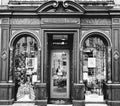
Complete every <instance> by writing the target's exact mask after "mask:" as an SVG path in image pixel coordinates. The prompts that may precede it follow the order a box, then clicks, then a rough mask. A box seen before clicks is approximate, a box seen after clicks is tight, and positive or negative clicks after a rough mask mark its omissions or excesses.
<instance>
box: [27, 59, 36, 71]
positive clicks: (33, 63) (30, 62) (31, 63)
mask: <svg viewBox="0 0 120 106" xmlns="http://www.w3.org/2000/svg"><path fill="white" fill-rule="evenodd" d="M26 68H27V69H29V68H33V69H34V71H35V70H36V69H37V58H26Z"/></svg>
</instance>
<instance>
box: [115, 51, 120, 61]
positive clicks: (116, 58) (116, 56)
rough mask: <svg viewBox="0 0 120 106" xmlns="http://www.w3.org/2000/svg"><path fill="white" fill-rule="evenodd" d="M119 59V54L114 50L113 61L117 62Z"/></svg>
mask: <svg viewBox="0 0 120 106" xmlns="http://www.w3.org/2000/svg"><path fill="white" fill-rule="evenodd" d="M119 57H120V54H119V52H118V51H117V50H116V51H115V52H114V59H115V60H116V61H117V60H118V59H119Z"/></svg>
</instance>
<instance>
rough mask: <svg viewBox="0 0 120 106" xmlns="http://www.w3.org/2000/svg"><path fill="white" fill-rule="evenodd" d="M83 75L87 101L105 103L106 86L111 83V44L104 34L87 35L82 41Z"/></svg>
mask: <svg viewBox="0 0 120 106" xmlns="http://www.w3.org/2000/svg"><path fill="white" fill-rule="evenodd" d="M81 46H82V75H83V83H84V85H85V100H86V101H89V102H90V101H92V102H94V101H96V100H97V101H100V102H103V101H104V96H105V92H106V89H105V84H106V83H109V82H110V81H111V65H110V64H111V59H110V58H111V55H110V53H111V50H110V48H111V42H110V41H109V39H108V38H107V36H105V35H104V34H102V33H98V32H96V33H95V32H94V33H90V34H88V35H86V36H85V37H84V38H83V41H82V44H81Z"/></svg>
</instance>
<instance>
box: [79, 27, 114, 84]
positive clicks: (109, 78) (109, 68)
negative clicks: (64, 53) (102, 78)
mask: <svg viewBox="0 0 120 106" xmlns="http://www.w3.org/2000/svg"><path fill="white" fill-rule="evenodd" d="M94 34H98V35H99V37H100V36H101V37H103V38H104V39H105V40H106V41H107V46H108V52H107V54H108V59H107V62H108V71H107V83H112V77H111V75H112V73H111V49H112V42H111V39H110V38H109V35H108V34H106V33H105V32H104V31H101V30H97V29H94V30H90V31H87V32H85V33H84V35H83V36H82V39H81V41H80V44H79V50H80V67H82V68H83V64H82V59H83V58H82V56H83V43H84V42H85V40H86V39H87V38H88V37H89V36H92V35H94ZM80 83H83V69H82V70H81V71H80Z"/></svg>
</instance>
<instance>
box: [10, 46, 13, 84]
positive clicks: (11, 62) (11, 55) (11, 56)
mask: <svg viewBox="0 0 120 106" xmlns="http://www.w3.org/2000/svg"><path fill="white" fill-rule="evenodd" d="M12 68H13V48H10V70H9V82H13V79H12Z"/></svg>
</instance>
